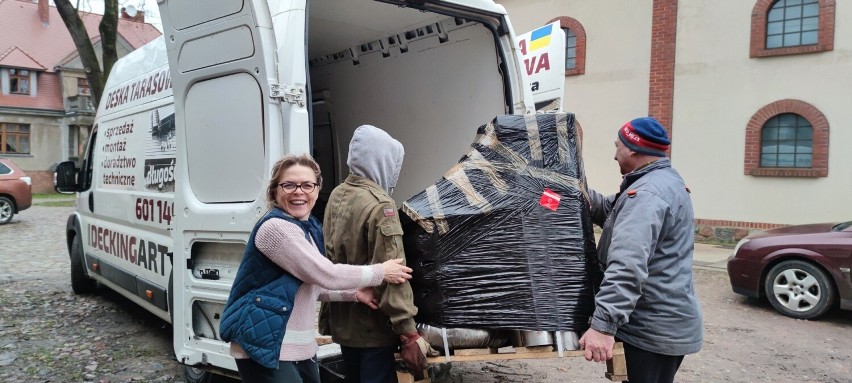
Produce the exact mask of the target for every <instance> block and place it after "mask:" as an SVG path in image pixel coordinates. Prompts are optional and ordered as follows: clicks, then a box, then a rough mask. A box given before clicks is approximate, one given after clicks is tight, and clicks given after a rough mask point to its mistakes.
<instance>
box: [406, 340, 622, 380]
mask: <svg viewBox="0 0 852 383" xmlns="http://www.w3.org/2000/svg"><path fill="white" fill-rule="evenodd" d="M584 353H585V352H584V351H583V350H576V351H562V356H561V357H562V358H577V357H580V358H583V357H584ZM551 358H560V355H559V352H558V351H555V350H554V347H553V346H537V347H503V348H474V349H462V350H454V351H453V352H452V355H450V357H449V358H448V357H446V356H436V357H431V358H427V361H428V362H429V364H433V363H447V362H483V361H494V360H512V359H551ZM424 376H427V378H426V379H423V380H414V376H413V375H411V374H409V373H404V372H397V378H398V379H399V383H428V382H430V380H429V378H428V376H429V374H424ZM606 378H607V379H609V380H611V381H613V382H620V381H623V380H627V363H626V362H625V360H624V345H623V344H622V343H621V342H617V343H616V344H615V346H614V347H613V349H612V359H610V360H608V361H606Z"/></svg>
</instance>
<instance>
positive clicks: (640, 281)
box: [589, 158, 703, 355]
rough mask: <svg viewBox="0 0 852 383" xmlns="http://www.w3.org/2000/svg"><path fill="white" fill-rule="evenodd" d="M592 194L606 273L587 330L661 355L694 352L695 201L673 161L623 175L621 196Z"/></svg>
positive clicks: (697, 328)
mask: <svg viewBox="0 0 852 383" xmlns="http://www.w3.org/2000/svg"><path fill="white" fill-rule="evenodd" d="M589 192H590V199H591V204H592V222H594V223H595V224H597V225H600V226H602V227H603V234H602V235H601V239H600V243H599V244H598V261H599V262H600V265H601V268H602V270H603V271H604V278H603V282H602V283H601V287H600V292H598V294H597V295H596V296H595V305H596V307H595V312H594V314H593V316H592V319H591V327H592V328H594V329H595V330H597V331H600V332H604V333H607V334H614V335H615V336H616V337H618V338H619V339H621V340H623V341H624V342H626V343H629V344H631V345H633V346H636V347H639V348H641V349H644V350H648V351H651V352H655V353H659V354H665V355H686V354H692V353H696V352H698V351H699V350H700V349H701V345H702V342H703V325H702V314H701V307H700V306H699V303H698V298H697V297H696V296H695V289H694V286H693V281H692V249H693V246H694V242H693V236H694V222H693V211H692V201H691V200H690V197H689V191H688V190H687V189H686V186H685V184H684V181H683V179H682V178H681V177H680V175H679V174H678V173H677V171H675V170H674V169H673V168H672V167H671V161H670V160H669V159H668V158H663V159H660V160H658V161H655V162H653V163H651V164H649V165H647V166H645V167H642V168H640V169H637V170H635V171H633V172H632V173H629V174H627V175H625V176H624V181H623V182H622V184H621V190H620V192H619V193H618V194H615V195H611V196H606V197H605V196H603V195H601V194H599V193H597V192H595V191H593V190H590V191H589Z"/></svg>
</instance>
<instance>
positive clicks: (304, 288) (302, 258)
mask: <svg viewBox="0 0 852 383" xmlns="http://www.w3.org/2000/svg"><path fill="white" fill-rule="evenodd" d="M254 243H255V246H257V248H258V250H260V252H262V253H263V254H264V255H266V256H267V257H269V259H271V260H272V262H275V264H277V265H278V266H281V268H283V269H284V270H287V271H288V272H289V273H290V274H293V276H294V277H296V278H298V279H299V280H301V281H302V284H301V285H299V289H298V290H297V291H296V301H295V302H294V303H293V312H292V313H291V314H290V320H289V321H288V322H287V329H286V331H285V333H284V341H283V342H282V344H281V356H280V360H286V361H299V360H305V359H309V358H312V357H313V356H314V355H316V353H317V342H316V330H315V327H316V322H317V305H316V302H317V300H320V301H323V302H328V301H347V302H355V301H356V299H355V290H354V289H357V288H360V287H367V286H378V285H380V284H381V283H382V280H383V279H384V272H383V271H382V265H381V264H376V265H370V266H351V265H345V264H334V263H331V261H329V260H328V259H327V258H325V257H324V256H323V255H322V254H320V253H319V251H317V247H316V245H314V244H313V243H311V242H308V240H307V239H305V232H304V231H302V229H301V228H299V227H298V226H296V225H294V224H292V223H290V222H287V221H285V220H283V219H270V220H267V221H266V222H264V223H263V225H261V226H260V229H258V230H257V235H256V236H255V239H254ZM364 307H365V308H366V307H367V306H364ZM231 356H233V357H234V358H237V359H246V358H248V355H247V354H246V353H245V351H244V350H243V348H242V347H240V345H238V344H237V343H231Z"/></svg>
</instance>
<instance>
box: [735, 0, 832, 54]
mask: <svg viewBox="0 0 852 383" xmlns="http://www.w3.org/2000/svg"><path fill="white" fill-rule="evenodd" d="M835 1H836V0H818V2H817V3H818V5H819V16H818V17H819V24H818V26H817V34H818V36H817V43H816V44H809V45H797V46H788V47H785V46H783V43H782V46H781V47H778V48H767V45H766V36H767V30H766V28H767V23H768V19H769V11H770V10H771V9H772V6H773V5H775V3H776V2H778V0H757V2H756V3H755V5H754V8H753V9H752V12H751V45H750V49H749V57H751V58H759V57H773V56H785V55H796V54H807V53H817V52H825V51H832V50H834V29H835V23H834V15H835V7H836V6H835Z"/></svg>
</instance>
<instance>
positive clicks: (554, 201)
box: [538, 188, 562, 211]
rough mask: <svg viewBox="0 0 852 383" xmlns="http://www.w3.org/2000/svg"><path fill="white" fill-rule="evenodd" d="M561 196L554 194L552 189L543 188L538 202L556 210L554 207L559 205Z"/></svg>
mask: <svg viewBox="0 0 852 383" xmlns="http://www.w3.org/2000/svg"><path fill="white" fill-rule="evenodd" d="M561 198H562V197H560V196H559V194H556V192H554V191H553V190H550V189H548V188H545V189H544V192H543V193H541V199H540V200H539V201H538V203H539V205H541V206H544V207H545V208H548V209H550V210H553V211H556V208H558V207H559V200H560V199H561Z"/></svg>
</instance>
